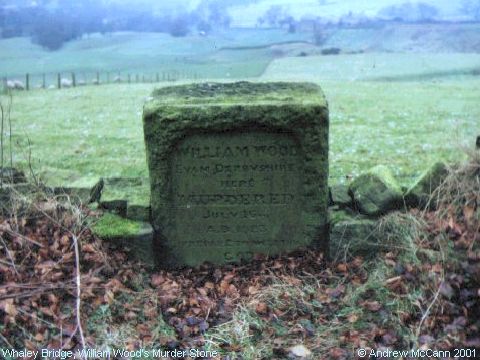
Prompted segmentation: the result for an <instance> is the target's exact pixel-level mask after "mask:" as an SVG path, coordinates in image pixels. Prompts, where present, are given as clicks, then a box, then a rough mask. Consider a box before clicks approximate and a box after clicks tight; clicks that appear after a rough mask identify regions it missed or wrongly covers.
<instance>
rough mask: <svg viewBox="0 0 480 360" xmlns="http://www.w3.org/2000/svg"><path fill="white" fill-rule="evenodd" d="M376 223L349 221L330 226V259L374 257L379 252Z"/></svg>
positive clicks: (370, 221) (365, 220)
mask: <svg viewBox="0 0 480 360" xmlns="http://www.w3.org/2000/svg"><path fill="white" fill-rule="evenodd" d="M375 229H376V222H375V221H373V220H368V219H354V220H352V219H350V220H345V221H340V222H338V223H336V224H335V225H333V226H332V229H331V233H330V257H331V258H332V259H334V260H339V259H343V258H345V257H349V256H352V257H354V256H359V255H361V256H365V257H374V256H375V255H376V253H377V251H379V250H380V249H379V239H378V237H377V234H376V232H375Z"/></svg>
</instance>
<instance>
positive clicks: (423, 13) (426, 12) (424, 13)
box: [417, 2, 439, 21]
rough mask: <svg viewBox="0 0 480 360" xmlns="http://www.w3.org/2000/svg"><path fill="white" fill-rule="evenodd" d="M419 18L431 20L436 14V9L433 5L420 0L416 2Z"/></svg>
mask: <svg viewBox="0 0 480 360" xmlns="http://www.w3.org/2000/svg"><path fill="white" fill-rule="evenodd" d="M417 9H418V14H419V20H422V21H428V20H433V19H435V18H436V17H437V16H438V13H439V11H438V9H437V8H436V7H435V6H432V5H429V4H426V3H423V2H420V3H418V4H417Z"/></svg>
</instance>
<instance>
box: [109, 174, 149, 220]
mask: <svg viewBox="0 0 480 360" xmlns="http://www.w3.org/2000/svg"><path fill="white" fill-rule="evenodd" d="M104 180H105V186H104V188H103V191H102V196H101V199H100V207H101V208H103V209H105V210H109V211H113V212H115V213H117V214H119V215H121V216H123V217H126V218H128V219H131V220H137V221H145V222H148V221H150V185H149V181H148V179H147V178H141V177H110V178H105V179H104Z"/></svg>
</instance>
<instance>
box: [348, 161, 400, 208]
mask: <svg viewBox="0 0 480 360" xmlns="http://www.w3.org/2000/svg"><path fill="white" fill-rule="evenodd" d="M350 193H351V194H352V195H353V199H354V201H355V205H356V206H357V207H358V210H359V211H360V212H361V213H362V214H364V215H368V216H379V215H383V214H386V213H387V212H389V211H392V210H397V209H401V208H402V207H403V205H404V202H403V195H402V190H401V188H400V186H399V185H398V184H397V182H396V180H395V178H394V177H393V175H392V173H391V172H390V170H389V169H388V168H387V167H385V166H382V165H379V166H376V167H374V168H372V169H370V170H369V171H368V172H366V173H365V174H362V175H360V176H359V177H357V178H356V179H355V180H354V181H353V182H352V184H350Z"/></svg>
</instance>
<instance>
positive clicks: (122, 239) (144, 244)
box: [92, 213, 154, 266]
mask: <svg viewBox="0 0 480 360" xmlns="http://www.w3.org/2000/svg"><path fill="white" fill-rule="evenodd" d="M92 231H93V232H94V234H95V235H97V236H98V237H99V238H101V239H103V240H105V241H108V242H109V243H111V244H113V245H115V246H119V247H122V248H123V249H125V248H126V249H127V250H130V253H131V254H132V255H133V256H134V257H135V258H136V259H138V260H140V261H142V262H143V263H145V264H147V265H150V266H154V259H153V252H152V249H153V228H152V226H151V225H150V224H149V223H145V222H140V221H133V220H129V219H125V218H123V217H120V216H118V215H116V214H110V213H106V214H104V215H103V216H102V217H101V218H100V219H99V220H98V221H97V222H96V223H95V224H94V225H93V226H92Z"/></svg>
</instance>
